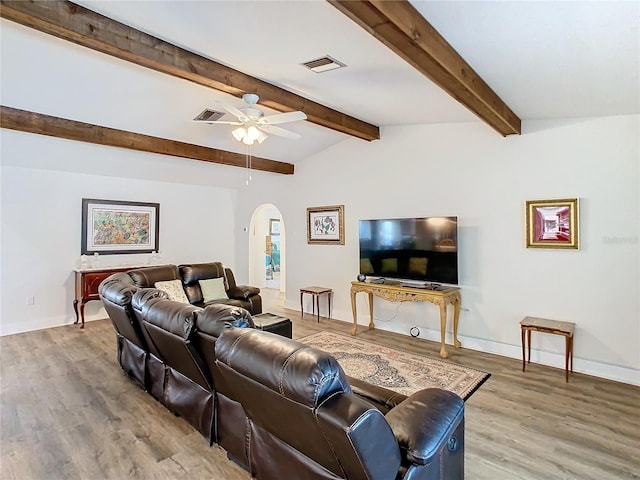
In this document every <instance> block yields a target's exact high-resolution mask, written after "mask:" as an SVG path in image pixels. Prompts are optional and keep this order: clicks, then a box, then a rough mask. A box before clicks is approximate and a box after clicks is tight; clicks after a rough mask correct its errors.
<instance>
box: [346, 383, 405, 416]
mask: <svg viewBox="0 0 640 480" xmlns="http://www.w3.org/2000/svg"><path fill="white" fill-rule="evenodd" d="M347 378H348V379H349V385H351V391H352V392H353V393H354V394H356V395H357V396H358V397H360V398H363V399H364V400H366V401H367V402H369V403H371V404H373V406H374V407H375V408H376V409H378V410H379V411H380V412H382V413H383V414H386V413H387V412H389V410H391V409H392V408H395V407H397V406H398V405H400V403H402V402H403V401H404V400H406V399H407V396H406V395H403V394H401V393H397V392H394V391H392V390H388V389H386V388H384V387H379V386H378V385H373V384H371V383H368V382H365V381H364V380H360V379H358V378H354V377H349V376H347Z"/></svg>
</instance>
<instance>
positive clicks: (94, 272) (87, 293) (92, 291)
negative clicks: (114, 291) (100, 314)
mask: <svg viewBox="0 0 640 480" xmlns="http://www.w3.org/2000/svg"><path fill="white" fill-rule="evenodd" d="M134 268H140V267H138V266H131V265H130V266H126V267H123V266H120V267H103V268H79V269H77V270H74V272H75V273H76V298H75V300H74V301H73V310H74V312H75V313H76V321H75V322H73V323H74V324H75V323H78V322H79V321H80V320H82V323H81V324H80V328H84V306H85V304H86V303H87V302H90V301H91V300H100V296H99V295H98V286H99V285H100V283H101V282H102V281H103V280H104V279H105V278H107V277H108V276H109V275H111V274H113V273H116V272H126V271H129V270H133V269H134ZM78 303H79V304H80V315H79V316H78Z"/></svg>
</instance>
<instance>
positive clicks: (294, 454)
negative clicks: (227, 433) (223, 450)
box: [216, 328, 400, 480]
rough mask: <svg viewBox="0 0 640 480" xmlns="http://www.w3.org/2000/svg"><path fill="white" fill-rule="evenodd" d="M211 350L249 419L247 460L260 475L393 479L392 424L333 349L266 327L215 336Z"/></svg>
mask: <svg viewBox="0 0 640 480" xmlns="http://www.w3.org/2000/svg"><path fill="white" fill-rule="evenodd" d="M216 356H217V362H216V363H217V365H218V366H219V368H220V372H221V374H222V376H223V377H224V378H225V380H226V381H227V383H228V385H229V386H230V388H231V389H232V390H233V392H234V393H235V395H236V398H237V399H238V400H239V401H240V403H241V404H242V406H243V407H244V409H245V411H246V412H247V416H248V417H249V418H250V419H251V421H252V424H251V428H252V435H251V444H250V462H251V468H252V471H253V472H255V474H256V477H257V478H264V479H279V478H306V479H334V478H369V479H375V480H386V479H389V478H395V476H396V473H397V472H398V467H399V466H400V453H399V448H398V445H397V442H396V441H395V437H394V436H393V433H392V432H391V429H390V427H389V425H388V424H387V423H386V421H385V419H384V416H383V415H382V413H381V412H380V411H378V410H377V409H375V408H374V407H373V406H372V405H371V404H369V403H368V402H366V401H365V400H363V399H361V398H359V397H357V396H356V395H353V394H351V389H350V386H349V384H348V382H347V377H346V376H345V374H344V372H343V371H342V368H341V367H340V365H339V364H338V362H337V361H336V360H335V359H334V358H333V357H332V356H331V355H329V354H328V353H326V352H323V351H321V350H317V349H314V348H311V347H308V346H306V345H303V344H301V343H298V342H296V341H294V340H290V339H288V338H284V337H282V336H279V335H275V334H272V333H269V332H264V331H261V330H243V329H236V328H234V329H229V330H227V331H225V332H224V333H223V334H222V335H221V336H220V337H219V338H218V341H217V342H216ZM378 457H380V458H378ZM376 472H377V473H376Z"/></svg>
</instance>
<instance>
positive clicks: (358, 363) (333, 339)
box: [298, 332, 491, 400]
mask: <svg viewBox="0 0 640 480" xmlns="http://www.w3.org/2000/svg"><path fill="white" fill-rule="evenodd" d="M298 341H300V342H302V343H304V344H306V345H309V346H311V347H315V348H318V349H320V350H324V351H325V352H329V353H331V354H332V355H333V356H334V357H335V359H336V360H338V363H340V366H341V367H342V369H343V370H344V371H345V373H346V374H347V375H349V376H351V377H355V378H358V379H360V380H364V381H365V382H369V383H372V384H374V385H378V386H381V387H385V388H388V389H389V390H393V391H394V392H398V393H402V394H404V395H411V394H412V393H414V392H416V391H418V390H422V389H423V388H428V387H438V388H443V389H445V390H449V391H451V392H454V393H457V394H458V395H459V396H460V397H462V399H463V400H467V399H468V398H469V397H470V396H471V394H472V393H473V392H475V391H476V390H477V389H478V388H480V386H481V385H482V384H483V383H484V382H485V381H486V380H487V379H488V378H489V377H490V376H491V374H489V373H486V372H482V371H480V370H474V369H473V368H468V367H463V366H461V365H456V364H455V363H450V362H444V361H442V360H434V359H432V358H427V357H425V356H423V355H418V354H415V353H411V352H405V351H402V350H396V349H394V348H390V347H385V346H383V345H378V344H375V343H372V342H367V341H365V340H360V339H358V338H357V337H353V336H347V335H340V334H337V333H331V332H319V333H314V334H313V335H309V336H308V337H304V338H301V339H299V340H298Z"/></svg>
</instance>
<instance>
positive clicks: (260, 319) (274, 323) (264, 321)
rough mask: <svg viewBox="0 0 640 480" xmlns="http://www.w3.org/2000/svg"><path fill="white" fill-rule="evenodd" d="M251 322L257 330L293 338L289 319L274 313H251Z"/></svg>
mask: <svg viewBox="0 0 640 480" xmlns="http://www.w3.org/2000/svg"><path fill="white" fill-rule="evenodd" d="M253 323H254V324H255V326H256V328H257V329H258V330H264V331H265V332H271V333H276V334H278V335H282V336H283V337H287V338H293V328H292V324H291V320H290V319H288V318H285V317H281V316H280V315H276V314H275V313H261V314H259V315H253Z"/></svg>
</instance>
